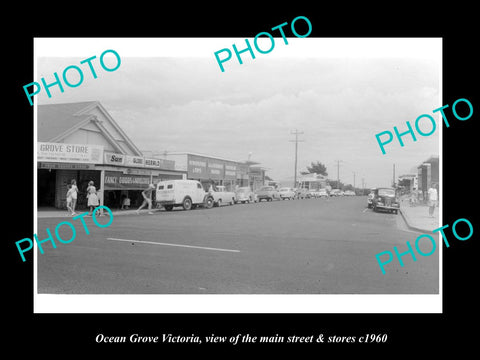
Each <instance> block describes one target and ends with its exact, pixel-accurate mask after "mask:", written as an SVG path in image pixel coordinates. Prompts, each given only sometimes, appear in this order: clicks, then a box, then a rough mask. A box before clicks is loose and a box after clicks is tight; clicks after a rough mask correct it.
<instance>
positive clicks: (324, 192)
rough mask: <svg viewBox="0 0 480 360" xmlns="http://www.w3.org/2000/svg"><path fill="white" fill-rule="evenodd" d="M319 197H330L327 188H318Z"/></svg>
mask: <svg viewBox="0 0 480 360" xmlns="http://www.w3.org/2000/svg"><path fill="white" fill-rule="evenodd" d="M318 197H329V195H328V192H327V189H318Z"/></svg>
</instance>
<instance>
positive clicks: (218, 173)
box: [207, 161, 224, 179]
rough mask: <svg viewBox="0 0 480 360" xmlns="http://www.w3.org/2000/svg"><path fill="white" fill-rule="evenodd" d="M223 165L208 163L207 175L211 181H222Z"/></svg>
mask: <svg viewBox="0 0 480 360" xmlns="http://www.w3.org/2000/svg"><path fill="white" fill-rule="evenodd" d="M223 166H224V165H223V164H221V163H217V162H213V161H209V162H208V163H207V174H208V176H209V177H211V178H212V179H223V176H224V167H223Z"/></svg>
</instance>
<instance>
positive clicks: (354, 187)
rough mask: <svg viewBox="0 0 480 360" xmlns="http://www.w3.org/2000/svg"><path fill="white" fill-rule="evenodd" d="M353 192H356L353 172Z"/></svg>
mask: <svg viewBox="0 0 480 360" xmlns="http://www.w3.org/2000/svg"><path fill="white" fill-rule="evenodd" d="M353 191H355V171H354V172H353Z"/></svg>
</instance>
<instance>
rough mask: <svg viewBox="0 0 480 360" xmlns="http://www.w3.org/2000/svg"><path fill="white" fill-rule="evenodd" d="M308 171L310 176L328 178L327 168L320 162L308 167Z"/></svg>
mask: <svg viewBox="0 0 480 360" xmlns="http://www.w3.org/2000/svg"><path fill="white" fill-rule="evenodd" d="M307 170H308V172H309V173H310V174H311V173H316V174H320V175H323V176H328V173H327V167H326V166H325V165H323V164H322V163H321V162H320V161H317V162H316V163H315V162H312V164H311V166H307Z"/></svg>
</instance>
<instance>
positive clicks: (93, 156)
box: [37, 142, 103, 164]
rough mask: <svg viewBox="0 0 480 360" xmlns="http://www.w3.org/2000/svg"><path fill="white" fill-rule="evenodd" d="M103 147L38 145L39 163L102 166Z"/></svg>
mask: <svg viewBox="0 0 480 360" xmlns="http://www.w3.org/2000/svg"><path fill="white" fill-rule="evenodd" d="M102 157H103V146H101V145H86V144H64V143H49V142H38V143H37V161H45V162H67V163H89V164H101V163H102Z"/></svg>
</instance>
